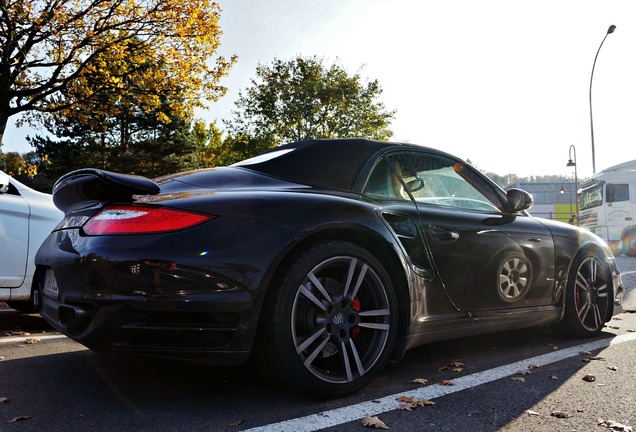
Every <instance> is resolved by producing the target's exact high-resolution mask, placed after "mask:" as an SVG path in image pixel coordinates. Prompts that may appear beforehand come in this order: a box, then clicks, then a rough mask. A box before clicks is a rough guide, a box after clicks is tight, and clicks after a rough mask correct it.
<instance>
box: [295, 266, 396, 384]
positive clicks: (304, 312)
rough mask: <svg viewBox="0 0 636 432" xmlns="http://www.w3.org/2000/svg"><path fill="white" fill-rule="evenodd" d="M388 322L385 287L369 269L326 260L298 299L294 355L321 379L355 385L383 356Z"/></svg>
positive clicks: (313, 272)
mask: <svg viewBox="0 0 636 432" xmlns="http://www.w3.org/2000/svg"><path fill="white" fill-rule="evenodd" d="M390 318H391V310H390V306H389V300H388V297H387V292H386V287H385V286H384V284H383V283H382V280H381V279H380V278H379V277H378V275H377V274H376V273H375V272H374V271H373V269H372V268H371V267H369V265H367V264H366V263H365V262H363V261H361V260H359V259H357V258H355V257H351V256H337V257H332V258H328V259H325V260H324V261H322V262H320V263H319V264H318V265H316V266H315V267H314V268H313V269H312V270H311V271H310V272H309V273H308V274H307V275H306V276H305V278H304V279H303V281H302V283H301V284H300V286H299V287H298V291H297V292H296V295H295V298H294V303H293V307H292V311H291V328H292V339H293V343H294V346H295V349H296V353H297V355H298V356H299V358H300V360H301V362H302V364H303V365H304V367H305V368H306V369H307V370H308V371H309V372H311V373H312V374H313V375H314V376H316V377H317V378H319V379H320V380H323V381H325V382H328V383H350V382H353V381H355V380H357V379H359V378H360V377H362V376H364V375H365V374H367V372H368V371H369V370H371V368H372V367H373V366H374V365H375V364H376V363H377V362H378V360H379V359H380V358H381V357H382V355H383V353H384V352H385V347H386V344H387V341H388V339H389V335H390V322H391V319H390Z"/></svg>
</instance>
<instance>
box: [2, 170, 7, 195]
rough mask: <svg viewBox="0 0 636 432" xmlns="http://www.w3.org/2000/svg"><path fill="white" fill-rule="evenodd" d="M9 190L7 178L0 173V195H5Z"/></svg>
mask: <svg viewBox="0 0 636 432" xmlns="http://www.w3.org/2000/svg"><path fill="white" fill-rule="evenodd" d="M8 190H9V176H8V175H7V174H5V173H3V172H0V194H3V193H7V191H8Z"/></svg>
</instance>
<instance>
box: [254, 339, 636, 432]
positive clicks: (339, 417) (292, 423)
mask: <svg viewBox="0 0 636 432" xmlns="http://www.w3.org/2000/svg"><path fill="white" fill-rule="evenodd" d="M634 340H636V333H629V334H624V335H621V336H617V337H615V338H608V339H603V340H599V341H594V342H589V343H586V344H581V345H577V346H574V347H571V348H565V349H561V350H557V351H553V352H550V353H548V354H543V355H540V356H536V357H531V358H529V359H525V360H521V361H518V362H515V363H510V364H507V365H503V366H499V367H496V368H494V369H489V370H486V371H483V372H477V373H474V374H472V375H466V376H463V377H460V378H456V379H453V383H455V385H454V386H442V385H439V384H433V385H428V386H425V387H420V388H419V389H416V390H412V391H406V392H400V393H396V394H393V395H390V396H385V397H383V398H381V399H374V400H372V401H367V402H361V403H359V404H356V405H350V406H346V407H342V408H337V409H333V410H330V411H324V412H321V413H318V414H312V415H308V416H306V417H300V418H295V419H290V420H286V421H282V422H280V423H273V424H269V425H264V426H260V427H255V428H252V429H248V430H247V431H249V432H258V431H268V432H271V431H278V432H304V431H307V432H309V431H316V430H319V429H324V428H328V427H332V426H338V425H341V424H344V423H348V422H351V421H355V420H360V419H363V418H365V417H370V416H377V415H378V414H381V413H384V412H387V411H392V410H395V409H397V408H399V407H400V405H402V404H401V403H400V402H397V401H396V398H398V397H400V396H407V397H409V396H410V397H412V398H414V399H415V400H423V399H426V400H431V399H435V398H439V397H442V396H446V395H449V394H452V393H456V392H460V391H462V390H466V389H469V388H472V387H476V386H478V385H481V384H486V383H489V382H492V381H496V380H498V379H502V378H506V377H509V376H513V375H515V374H516V373H517V372H518V371H520V370H527V369H528V366H529V365H536V366H545V365H548V364H551V363H555V362H558V361H561V360H565V359H567V358H570V357H574V356H577V355H580V352H581V351H594V350H597V349H601V348H607V347H609V346H610V345H618V344H622V343H625V342H631V341H634ZM247 431H245V432H247Z"/></svg>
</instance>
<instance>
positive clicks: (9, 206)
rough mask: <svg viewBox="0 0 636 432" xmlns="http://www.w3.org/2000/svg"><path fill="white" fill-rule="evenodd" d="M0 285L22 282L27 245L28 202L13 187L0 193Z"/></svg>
mask: <svg viewBox="0 0 636 432" xmlns="http://www.w3.org/2000/svg"><path fill="white" fill-rule="evenodd" d="M0 244H2V246H1V247H0V248H1V250H2V253H1V256H0V288H15V287H19V286H20V285H22V282H23V281H24V277H25V274H26V265H27V256H28V247H29V205H28V204H27V202H26V201H25V200H24V198H22V197H21V196H20V195H19V194H18V192H17V191H16V190H15V189H14V188H11V187H10V188H9V189H8V190H7V191H6V192H4V193H0Z"/></svg>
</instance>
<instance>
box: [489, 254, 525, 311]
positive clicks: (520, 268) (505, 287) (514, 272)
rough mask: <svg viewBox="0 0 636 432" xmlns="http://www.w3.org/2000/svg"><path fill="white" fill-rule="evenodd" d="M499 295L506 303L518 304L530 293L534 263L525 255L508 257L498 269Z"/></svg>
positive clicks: (501, 262) (500, 263)
mask: <svg viewBox="0 0 636 432" xmlns="http://www.w3.org/2000/svg"><path fill="white" fill-rule="evenodd" d="M496 277H497V294H499V299H500V300H503V301H504V302H505V303H516V302H518V301H520V300H523V298H524V297H525V296H526V294H527V293H528V290H529V289H530V285H531V284H532V263H531V262H530V260H529V259H528V258H527V257H526V256H525V255H523V254H520V253H516V252H514V253H512V254H509V255H506V256H505V257H504V258H503V259H502V260H501V261H500V262H499V266H498V267H497V273H496Z"/></svg>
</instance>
